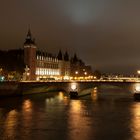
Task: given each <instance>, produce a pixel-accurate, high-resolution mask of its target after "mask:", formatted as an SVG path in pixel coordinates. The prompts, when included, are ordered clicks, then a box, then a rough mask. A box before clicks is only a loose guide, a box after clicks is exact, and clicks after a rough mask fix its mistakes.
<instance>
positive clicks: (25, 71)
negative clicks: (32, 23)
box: [0, 29, 93, 81]
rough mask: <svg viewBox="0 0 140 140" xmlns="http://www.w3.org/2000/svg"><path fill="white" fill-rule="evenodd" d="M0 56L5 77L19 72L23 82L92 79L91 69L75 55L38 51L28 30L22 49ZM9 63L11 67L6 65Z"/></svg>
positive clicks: (0, 64)
mask: <svg viewBox="0 0 140 140" xmlns="http://www.w3.org/2000/svg"><path fill="white" fill-rule="evenodd" d="M0 54H1V56H0V58H1V57H2V58H1V61H0V67H1V69H3V71H6V72H7V75H9V73H11V72H13V73H17V72H19V73H20V74H21V75H22V76H21V80H23V81H39V80H43V81H45V80H70V79H75V80H76V79H77V80H78V79H79V80H82V79H91V78H92V77H93V76H92V69H91V67H90V66H87V65H85V63H84V62H83V61H82V60H81V59H79V58H78V57H77V55H76V54H74V56H73V57H71V58H70V57H69V54H68V53H67V52H65V53H64V54H63V53H62V52H61V50H59V52H58V54H57V55H54V54H51V53H48V52H45V51H41V50H39V47H38V46H37V45H36V43H35V40H34V39H33V37H32V34H31V31H30V29H29V30H28V33H27V36H26V39H25V42H24V45H23V48H22V49H17V50H9V51H5V52H4V51H0ZM7 56H8V57H7ZM2 60H3V61H2ZM9 63H10V64H11V65H6V64H9ZM5 75H6V74H5ZM5 77H7V79H9V78H8V76H5Z"/></svg>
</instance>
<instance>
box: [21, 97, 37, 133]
mask: <svg viewBox="0 0 140 140" xmlns="http://www.w3.org/2000/svg"><path fill="white" fill-rule="evenodd" d="M34 111H35V110H34ZM32 119H33V103H32V101H31V100H30V99H26V100H24V101H23V104H22V120H21V121H22V125H23V128H24V129H22V131H23V133H25V134H29V133H30V131H31V127H32Z"/></svg>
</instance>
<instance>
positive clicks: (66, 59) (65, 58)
mask: <svg viewBox="0 0 140 140" xmlns="http://www.w3.org/2000/svg"><path fill="white" fill-rule="evenodd" d="M64 60H65V61H69V55H68V53H67V51H66V52H65V54H64Z"/></svg>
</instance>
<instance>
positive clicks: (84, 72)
mask: <svg viewBox="0 0 140 140" xmlns="http://www.w3.org/2000/svg"><path fill="white" fill-rule="evenodd" d="M70 65H71V72H70V73H71V74H70V75H71V76H72V77H75V78H76V77H78V78H79V79H81V80H82V79H85V77H87V78H89V79H92V75H93V72H92V68H91V66H87V65H85V63H84V62H83V61H82V60H81V59H79V58H78V57H77V55H76V54H74V57H72V58H71V63H70Z"/></svg>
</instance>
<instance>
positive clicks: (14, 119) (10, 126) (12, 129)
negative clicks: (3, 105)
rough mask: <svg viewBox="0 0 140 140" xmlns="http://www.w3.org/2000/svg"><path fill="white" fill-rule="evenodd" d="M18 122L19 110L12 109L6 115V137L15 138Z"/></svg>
mask: <svg viewBox="0 0 140 140" xmlns="http://www.w3.org/2000/svg"><path fill="white" fill-rule="evenodd" d="M17 123H18V112H17V111H16V110H11V111H10V112H9V113H8V114H7V117H6V120H5V125H4V129H5V134H4V137H6V138H7V139H8V138H13V139H14V137H15V135H16V127H17Z"/></svg>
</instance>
